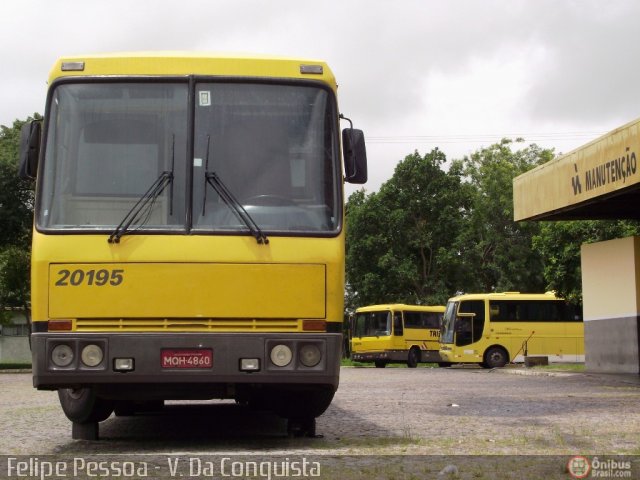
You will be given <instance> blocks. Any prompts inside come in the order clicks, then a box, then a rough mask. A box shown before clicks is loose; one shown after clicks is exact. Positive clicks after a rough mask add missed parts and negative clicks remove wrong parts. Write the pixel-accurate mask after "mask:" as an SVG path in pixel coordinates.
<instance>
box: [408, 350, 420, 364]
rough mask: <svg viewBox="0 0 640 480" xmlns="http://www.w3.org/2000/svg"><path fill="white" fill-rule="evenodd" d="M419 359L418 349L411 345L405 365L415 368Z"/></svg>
mask: <svg viewBox="0 0 640 480" xmlns="http://www.w3.org/2000/svg"><path fill="white" fill-rule="evenodd" d="M419 360H420V349H418V348H416V347H413V348H412V349H411V350H409V356H408V357H407V367H409V368H416V367H417V366H418V361H419Z"/></svg>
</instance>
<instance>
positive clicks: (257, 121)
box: [37, 81, 341, 235]
mask: <svg viewBox="0 0 640 480" xmlns="http://www.w3.org/2000/svg"><path fill="white" fill-rule="evenodd" d="M193 85H194V86H193V87H190V84H189V83H187V82H186V81H185V82H183V83H181V82H173V83H172V82H166V83H165V82H91V83H63V84H60V85H58V86H56V87H55V89H54V90H53V93H52V95H51V98H50V106H49V112H48V118H47V121H46V125H47V128H46V129H47V136H46V138H47V140H46V144H45V145H46V146H45V148H46V150H45V158H44V162H43V163H44V165H43V168H44V175H42V176H41V177H42V178H43V183H42V185H41V192H42V194H41V195H40V197H39V204H38V211H37V226H38V228H40V229H42V230H62V229H64V230H79V231H91V232H94V231H106V232H111V231H113V230H114V228H115V227H116V226H119V225H120V224H121V223H122V222H123V220H124V219H126V218H127V216H128V215H130V216H131V212H132V210H133V211H136V212H137V214H136V215H135V216H132V217H134V221H133V222H132V223H131V225H130V226H129V225H127V230H128V233H135V232H144V231H156V232H158V231H159V232H160V233H161V232H163V231H168V232H176V231H194V233H203V234H211V233H238V234H248V233H249V230H250V228H249V227H248V225H247V221H246V219H243V218H239V215H238V211H239V210H244V211H246V213H247V214H248V216H249V218H250V219H251V221H252V222H255V224H256V225H257V227H258V228H259V229H261V230H262V231H264V232H265V233H270V234H276V235H277V234H279V233H282V234H287V233H293V234H305V233H308V234H311V235H313V234H320V235H322V234H330V235H333V234H335V233H336V232H337V230H338V228H339V223H340V212H341V210H340V208H339V206H340V197H339V181H338V180H339V168H338V165H339V162H338V159H339V153H338V140H337V134H336V130H337V124H336V122H335V119H336V117H337V113H336V107H335V102H334V99H333V98H334V97H333V94H332V93H331V92H330V91H329V90H325V89H324V88H321V87H319V86H316V85H311V84H306V83H304V84H300V85H297V84H293V83H292V84H276V83H241V82H228V83H224V82H213V81H212V82H204V81H203V82H195V84H193ZM189 88H194V90H193V92H192V93H190V92H189ZM191 99H192V100H191ZM190 101H191V102H193V103H192V104H191V105H190V104H189V102H190ZM191 110H193V112H194V117H193V118H194V121H193V123H192V122H190V120H189V118H190V111H191ZM189 125H193V131H192V132H190V131H189V129H188V127H189ZM192 139H193V140H192ZM189 152H193V158H188V157H190V153H189ZM211 178H215V179H216V181H218V182H220V183H221V184H223V185H224V188H225V189H226V190H227V191H228V192H230V193H231V195H232V196H233V198H234V200H237V202H236V201H233V202H230V201H229V199H228V198H227V199H225V198H222V197H221V193H220V189H219V188H214V187H212V182H211ZM159 179H161V180H162V185H161V188H157V189H156V190H154V194H153V195H150V194H149V193H148V192H149V191H150V189H152V188H154V185H155V184H157V182H159ZM141 199H142V200H143V201H142V204H141V205H138V202H140V201H141ZM238 205H239V206H241V208H240V207H239V206H238ZM136 209H137V210H136Z"/></svg>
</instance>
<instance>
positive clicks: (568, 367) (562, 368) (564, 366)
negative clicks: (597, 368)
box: [531, 363, 584, 372]
mask: <svg viewBox="0 0 640 480" xmlns="http://www.w3.org/2000/svg"><path fill="white" fill-rule="evenodd" d="M531 368H532V369H534V370H541V371H547V372H584V363H552V364H551V365H540V366H536V367H531Z"/></svg>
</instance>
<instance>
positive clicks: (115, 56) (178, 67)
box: [49, 51, 336, 90]
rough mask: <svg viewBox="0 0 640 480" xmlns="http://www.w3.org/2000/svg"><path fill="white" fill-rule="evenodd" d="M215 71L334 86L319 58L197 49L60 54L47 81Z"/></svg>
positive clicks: (330, 73)
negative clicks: (72, 77)
mask: <svg viewBox="0 0 640 480" xmlns="http://www.w3.org/2000/svg"><path fill="white" fill-rule="evenodd" d="M146 75H148V76H184V75H216V76H223V77H224V76H233V77H256V78H304V79H311V80H320V81H322V82H324V83H327V84H329V85H331V87H332V88H333V89H334V90H335V89H336V82H335V78H334V76H333V73H332V72H331V69H330V68H329V66H328V65H327V64H326V63H325V62H323V61H320V60H314V59H300V58H288V57H277V56H267V55H248V54H228V53H198V52H181V51H175V52H171V51H166V52H164V51H163V52H121V53H105V54H97V55H75V56H65V57H62V58H59V59H58V60H57V61H56V63H55V64H54V66H53V68H52V69H51V72H50V74H49V84H51V83H52V82H53V81H54V80H56V79H59V78H62V77H70V76H88V77H94V76H146Z"/></svg>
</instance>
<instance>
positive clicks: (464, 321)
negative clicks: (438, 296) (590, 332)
mask: <svg viewBox="0 0 640 480" xmlns="http://www.w3.org/2000/svg"><path fill="white" fill-rule="evenodd" d="M527 355H539V356H547V357H549V360H550V361H555V362H584V326H583V323H582V315H581V314H580V312H579V311H578V310H577V309H576V308H575V307H573V306H571V305H569V304H567V303H566V302H565V301H564V300H562V299H559V298H557V297H556V296H555V295H554V294H553V293H551V292H548V293H544V294H523V293H518V292H505V293H485V294H467V295H459V296H456V297H453V298H450V299H449V301H448V302H447V307H446V311H445V314H444V318H443V321H442V332H441V335H440V357H441V362H443V364H445V365H448V364H453V363H479V364H480V365H482V366H483V367H485V368H495V367H503V366H505V365H506V364H507V363H509V362H522V361H524V357H525V356H527Z"/></svg>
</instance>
